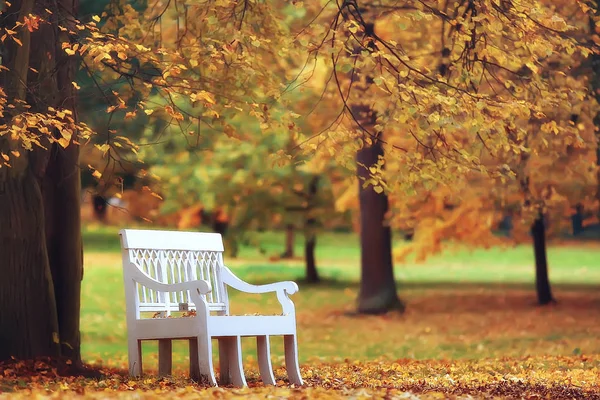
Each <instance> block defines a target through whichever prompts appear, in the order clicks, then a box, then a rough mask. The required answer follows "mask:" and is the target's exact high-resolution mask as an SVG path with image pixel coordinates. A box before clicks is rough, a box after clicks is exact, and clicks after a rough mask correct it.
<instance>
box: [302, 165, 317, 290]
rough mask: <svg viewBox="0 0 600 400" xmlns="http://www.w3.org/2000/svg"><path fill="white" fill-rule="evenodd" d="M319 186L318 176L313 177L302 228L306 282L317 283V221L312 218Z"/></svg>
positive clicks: (309, 186) (309, 187)
mask: <svg viewBox="0 0 600 400" xmlns="http://www.w3.org/2000/svg"><path fill="white" fill-rule="evenodd" d="M318 186H319V176H318V175H314V176H313V177H312V179H311V180H310V183H309V185H308V205H309V206H308V210H307V215H306V223H305V227H304V261H305V262H306V281H307V282H310V283H317V282H319V281H320V278H319V274H318V272H317V262H316V259H315V247H316V246H317V232H316V225H317V219H316V218H315V216H314V214H313V213H314V210H315V204H314V203H315V201H316V197H317V191H318Z"/></svg>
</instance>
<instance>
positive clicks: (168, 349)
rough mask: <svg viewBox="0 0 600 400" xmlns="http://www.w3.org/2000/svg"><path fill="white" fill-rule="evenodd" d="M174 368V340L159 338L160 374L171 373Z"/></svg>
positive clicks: (166, 374)
mask: <svg viewBox="0 0 600 400" xmlns="http://www.w3.org/2000/svg"><path fill="white" fill-rule="evenodd" d="M172 368H173V342H172V341H171V339H159V340H158V376H168V375H171V371H172Z"/></svg>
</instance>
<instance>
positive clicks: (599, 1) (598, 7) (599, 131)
mask: <svg viewBox="0 0 600 400" xmlns="http://www.w3.org/2000/svg"><path fill="white" fill-rule="evenodd" d="M594 3H595V4H594V5H595V12H594V14H595V16H596V17H598V16H600V0H595V1H594ZM589 27H590V36H589V37H590V39H589V41H590V43H591V44H592V45H593V46H595V44H594V42H593V40H592V36H593V35H594V34H595V32H596V21H595V20H594V18H590V19H589ZM590 61H591V66H592V74H591V75H592V76H591V79H590V83H591V87H592V91H591V92H592V94H593V95H594V97H595V99H596V102H597V103H599V104H600V55H598V54H596V53H594V52H592V53H591V54H590ZM594 125H595V127H596V132H595V136H596V166H597V167H598V169H597V172H596V200H598V202H599V204H600V111H599V112H597V113H596V115H595V116H594ZM597 216H598V217H599V218H600V208H598V210H597Z"/></svg>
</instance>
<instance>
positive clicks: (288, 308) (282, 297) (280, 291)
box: [221, 266, 298, 315]
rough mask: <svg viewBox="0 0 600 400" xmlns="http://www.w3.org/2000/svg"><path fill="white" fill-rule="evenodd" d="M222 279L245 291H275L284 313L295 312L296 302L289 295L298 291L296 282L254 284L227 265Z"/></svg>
mask: <svg viewBox="0 0 600 400" xmlns="http://www.w3.org/2000/svg"><path fill="white" fill-rule="evenodd" d="M221 279H222V280H223V283H225V284H227V285H228V286H231V287H232V288H234V289H236V290H239V291H241V292H245V293H254V294H260V293H272V292H275V293H277V299H278V300H279V303H280V304H281V307H282V308H283V314H284V315H288V314H294V312H295V309H294V303H292V300H290V298H289V297H288V296H289V295H291V294H294V293H296V292H297V291H298V285H297V284H296V282H292V281H285V282H276V283H269V284H266V285H252V284H250V283H248V282H244V281H243V280H241V279H240V278H238V277H237V276H235V274H234V273H233V272H231V270H230V269H229V268H227V267H225V266H223V268H222V269H221Z"/></svg>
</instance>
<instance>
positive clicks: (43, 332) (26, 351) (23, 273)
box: [0, 167, 60, 360]
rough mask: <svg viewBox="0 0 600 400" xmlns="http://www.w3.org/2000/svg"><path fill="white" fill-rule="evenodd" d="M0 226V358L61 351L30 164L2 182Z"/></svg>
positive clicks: (41, 212)
mask: <svg viewBox="0 0 600 400" xmlns="http://www.w3.org/2000/svg"><path fill="white" fill-rule="evenodd" d="M3 168H4V169H6V167H3ZM0 226H1V227H2V229H0V259H1V260H2V263H1V264H0V275H1V279H0V360H6V359H9V358H10V357H11V356H14V357H17V358H20V359H24V358H33V357H36V356H58V355H59V354H60V348H59V346H58V340H59V336H58V321H57V315H56V303H55V300H54V287H53V282H52V281H53V280H52V275H51V272H50V265H49V263H48V256H47V252H46V243H45V241H44V210H43V205H42V194H41V191H40V187H39V184H38V182H37V180H36V178H35V176H34V175H33V173H32V172H31V171H30V170H29V169H27V170H26V171H25V173H24V175H23V176H20V177H12V178H8V179H4V180H2V181H0Z"/></svg>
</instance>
